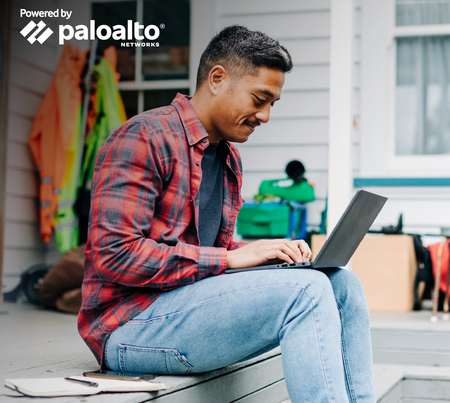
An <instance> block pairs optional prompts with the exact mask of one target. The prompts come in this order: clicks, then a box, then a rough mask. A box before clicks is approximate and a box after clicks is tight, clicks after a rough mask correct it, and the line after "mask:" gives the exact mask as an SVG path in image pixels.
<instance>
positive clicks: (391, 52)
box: [387, 0, 450, 176]
mask: <svg viewBox="0 0 450 403" xmlns="http://www.w3.org/2000/svg"><path fill="white" fill-rule="evenodd" d="M390 8H391V12H390V13H389V16H388V18H389V26H390V27H391V32H390V46H388V66H389V67H388V70H389V76H388V81H389V82H388V111H389V112H388V138H389V144H388V148H387V153H388V155H387V162H388V164H387V168H388V172H387V174H388V175H389V176H395V175H402V176H423V175H426V176H449V175H450V155H449V154H423V155H418V154H417V155H397V154H396V153H395V144H396V135H397V133H396V131H395V127H396V120H395V119H396V102H395V101H396V98H395V97H396V85H397V39H398V38H412V37H426V36H450V24H436V25H403V26H396V25H395V21H396V19H395V17H396V0H391V7H390Z"/></svg>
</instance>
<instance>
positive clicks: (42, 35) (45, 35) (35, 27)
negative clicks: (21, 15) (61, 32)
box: [20, 20, 53, 44]
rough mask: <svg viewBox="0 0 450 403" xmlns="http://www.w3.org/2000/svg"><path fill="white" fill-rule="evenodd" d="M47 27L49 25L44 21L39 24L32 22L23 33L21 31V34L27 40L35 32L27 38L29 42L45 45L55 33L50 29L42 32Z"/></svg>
mask: <svg viewBox="0 0 450 403" xmlns="http://www.w3.org/2000/svg"><path fill="white" fill-rule="evenodd" d="M46 26H47V25H46V24H45V23H44V21H42V20H41V21H39V23H37V24H36V23H35V22H34V21H30V22H29V23H28V24H27V25H25V27H24V28H23V29H22V31H20V33H21V35H22V36H23V37H25V38H27V36H28V34H29V33H31V31H33V30H34V32H33V33H32V34H31V35H30V36H29V37H28V38H27V41H28V42H30V43H34V42H36V41H38V42H39V43H40V44H43V43H44V42H45V41H46V40H47V39H48V38H49V36H50V35H51V34H52V33H53V31H52V30H51V29H50V28H47V29H46V30H45V31H44V32H42V30H43V29H44V28H45V27H46ZM41 32H42V33H41ZM38 35H39V36H38Z"/></svg>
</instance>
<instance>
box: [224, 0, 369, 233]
mask: <svg viewBox="0 0 450 403" xmlns="http://www.w3.org/2000/svg"><path fill="white" fill-rule="evenodd" d="M358 4H359V3H357V4H356V8H355V14H354V20H355V43H354V49H355V52H354V54H355V65H354V66H355V68H354V114H355V118H356V121H357V119H358V110H359V107H358V106H359V53H360V52H359V42H360V40H359V25H360V24H359V15H360V10H359V5H358ZM216 15H217V17H216V19H215V24H216V29H215V31H218V30H220V29H221V28H223V27H225V26H227V25H230V24H242V25H245V26H247V27H249V28H250V29H255V30H260V31H262V32H264V33H266V34H268V35H270V36H272V37H273V38H275V39H277V40H279V41H280V43H281V44H282V45H284V46H285V47H286V48H287V49H288V50H289V52H290V53H291V55H292V58H293V61H294V69H293V71H292V72H291V73H290V74H288V75H287V76H286V83H285V86H284V88H283V92H282V96H281V100H280V101H278V102H277V103H276V105H275V106H274V108H273V110H272V114H271V119H270V122H269V123H268V124H266V125H263V126H261V127H259V128H258V129H256V131H255V132H254V133H253V134H252V136H251V137H250V139H249V141H248V142H247V143H246V144H242V145H239V146H238V147H239V150H240V152H241V155H242V159H243V166H244V184H243V189H242V195H243V197H244V199H246V200H247V201H251V200H252V198H253V196H254V195H255V194H257V192H258V187H259V184H260V183H261V181H262V180H264V179H276V178H283V177H285V176H286V175H285V173H284V169H285V166H286V164H287V163H288V162H289V161H291V160H292V159H297V160H300V161H302V162H303V164H304V165H305V168H306V175H305V176H306V177H307V179H308V180H309V181H311V182H314V183H315V184H316V188H315V189H316V190H315V192H316V198H317V200H316V201H315V202H313V203H310V204H308V224H309V226H310V227H316V226H318V225H319V224H320V213H321V211H322V210H323V209H324V208H325V199H326V196H327V180H328V117H329V73H330V2H329V1H328V0H300V1H299V0H281V1H276V2H274V1H270V0H264V1H261V0H233V1H225V0H219V1H217V4H216ZM354 135H355V137H354V153H353V155H354V159H353V164H354V169H355V173H357V172H358V165H359V161H358V138H357V129H355V133H354Z"/></svg>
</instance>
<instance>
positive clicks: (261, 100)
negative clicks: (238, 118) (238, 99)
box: [255, 95, 267, 104]
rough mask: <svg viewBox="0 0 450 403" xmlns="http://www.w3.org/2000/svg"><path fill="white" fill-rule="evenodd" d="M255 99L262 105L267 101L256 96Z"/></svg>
mask: <svg viewBox="0 0 450 403" xmlns="http://www.w3.org/2000/svg"><path fill="white" fill-rule="evenodd" d="M255 98H256V100H257V101H258V103H260V104H263V103H264V102H266V101H267V99H262V98H260V97H257V96H256V95H255Z"/></svg>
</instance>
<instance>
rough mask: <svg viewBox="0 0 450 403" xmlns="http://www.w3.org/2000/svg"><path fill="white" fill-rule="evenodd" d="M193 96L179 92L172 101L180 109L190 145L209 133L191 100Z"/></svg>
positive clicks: (204, 137) (179, 112) (206, 136)
mask: <svg viewBox="0 0 450 403" xmlns="http://www.w3.org/2000/svg"><path fill="white" fill-rule="evenodd" d="M191 98H192V97H190V96H188V95H183V94H179V93H178V94H177V96H176V97H175V99H174V100H173V101H172V105H173V106H174V107H175V108H176V110H177V111H178V114H179V115H180V117H181V121H182V122H183V126H184V129H185V131H186V137H187V140H188V143H189V145H191V146H192V145H194V144H197V143H198V142H200V141H202V140H203V139H206V138H208V133H207V132H206V130H205V128H204V127H203V125H202V123H201V122H200V120H199V119H198V117H197V114H196V113H195V110H194V108H193V106H192V105H191V103H190V102H189V101H190V99H191Z"/></svg>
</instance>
